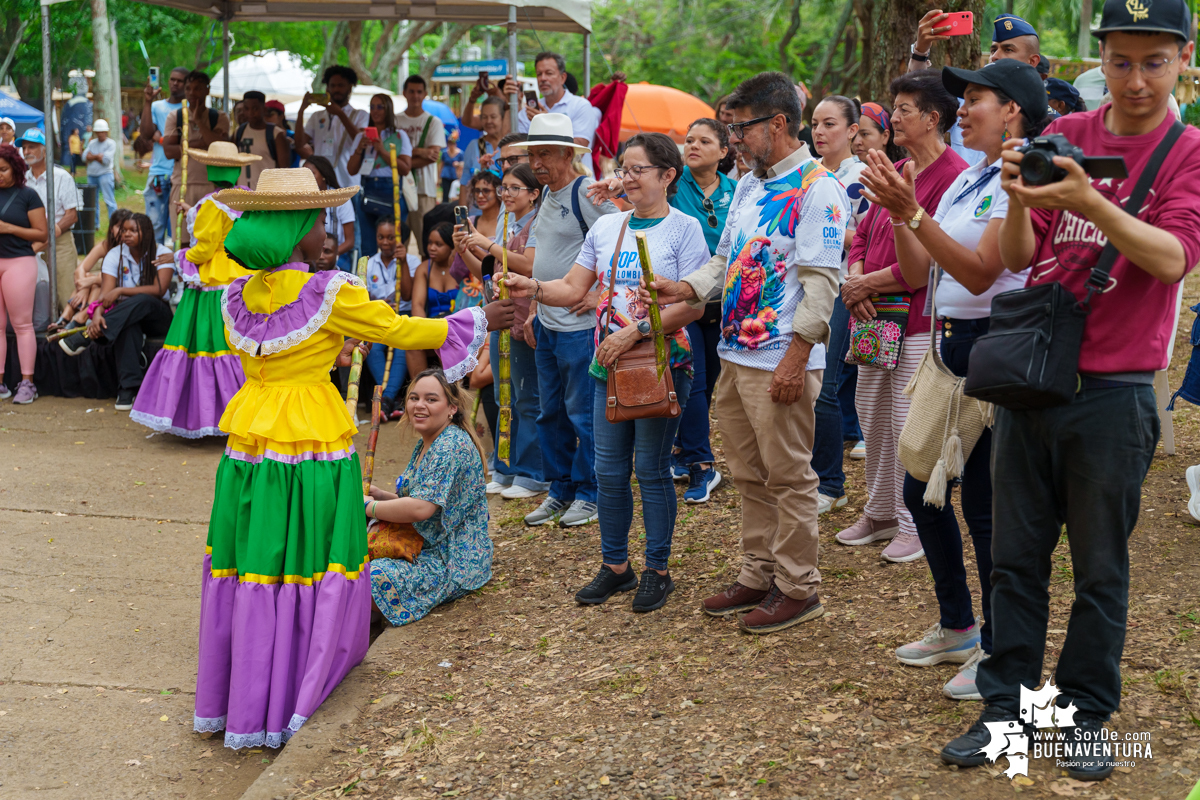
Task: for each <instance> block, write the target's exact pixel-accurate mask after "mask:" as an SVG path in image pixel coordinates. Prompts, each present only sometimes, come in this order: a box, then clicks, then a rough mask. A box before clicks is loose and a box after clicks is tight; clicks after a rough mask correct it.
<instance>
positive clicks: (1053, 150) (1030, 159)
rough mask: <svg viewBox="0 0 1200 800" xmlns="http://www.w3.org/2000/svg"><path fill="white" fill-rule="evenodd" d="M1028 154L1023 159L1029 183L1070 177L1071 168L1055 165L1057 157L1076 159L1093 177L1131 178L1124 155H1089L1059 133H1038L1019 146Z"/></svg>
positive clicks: (1022, 172)
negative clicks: (1068, 171)
mask: <svg viewBox="0 0 1200 800" xmlns="http://www.w3.org/2000/svg"><path fill="white" fill-rule="evenodd" d="M1017 152H1018V153H1024V154H1025V158H1023V159H1022V160H1021V180H1023V181H1025V184H1026V185H1027V186H1048V185H1049V184H1051V183H1057V182H1058V181H1061V180H1062V179H1063V178H1065V177H1067V171H1066V170H1065V169H1063V168H1062V167H1059V166H1055V164H1054V157H1055V156H1062V157H1064V158H1073V159H1075V161H1076V162H1077V163H1078V164H1079V166H1081V167H1083V170H1084V172H1086V173H1087V174H1088V175H1090V176H1091V177H1093V178H1119V179H1124V178H1128V177H1129V173H1128V172H1127V171H1126V170H1125V159H1124V158H1122V157H1121V156H1085V155H1084V154H1083V150H1081V149H1080V148H1078V147H1076V146H1075V145H1073V144H1071V143H1070V142H1069V141H1067V137H1065V136H1063V135H1062V134H1059V133H1051V134H1047V135H1046V136H1035V137H1034V138H1033V139H1032V140H1030V142H1029V144H1027V145H1025V146H1024V147H1018V148H1017Z"/></svg>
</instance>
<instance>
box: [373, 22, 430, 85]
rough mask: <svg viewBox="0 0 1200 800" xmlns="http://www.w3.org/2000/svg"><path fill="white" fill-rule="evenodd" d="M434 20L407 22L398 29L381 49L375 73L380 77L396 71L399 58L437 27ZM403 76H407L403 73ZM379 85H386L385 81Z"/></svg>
mask: <svg viewBox="0 0 1200 800" xmlns="http://www.w3.org/2000/svg"><path fill="white" fill-rule="evenodd" d="M437 26H438V23H436V22H408V23H405V25H404V27H403V28H402V29H401V30H400V34H399V35H398V36H397V37H396V38H395V39H394V40H392V42H391V43H390V44H388V46H387V49H386V50H384V51H383V55H382V56H380V58H379V63H378V64H376V66H375V72H376V75H378V76H379V77H380V78H381V79H382V77H383V76H385V75H387V76H389V80H390V76H391V75H392V74H393V73H395V72H396V68H397V67H399V66H400V60H401V59H402V58H404V54H405V53H407V52H408V51H409V50H410V49H411V48H412V46H413V45H414V44H416V43H417V42H418V41H419V40H420V38H421V37H422V36H424V35H425V34H427V33H433V32H434V31H435V30H436V29H437ZM404 77H405V78H407V77H408V76H407V75H405V76H404ZM379 85H380V86H388V85H389V84H387V83H380V84H379ZM396 88H397V89H399V88H400V87H396Z"/></svg>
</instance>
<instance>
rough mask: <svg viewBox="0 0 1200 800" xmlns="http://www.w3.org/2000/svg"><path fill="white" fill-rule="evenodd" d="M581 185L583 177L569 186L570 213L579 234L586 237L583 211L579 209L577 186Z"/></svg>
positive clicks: (623, 231)
mask: <svg viewBox="0 0 1200 800" xmlns="http://www.w3.org/2000/svg"><path fill="white" fill-rule="evenodd" d="M581 183H583V177H582V176H580V177H578V178H576V179H575V183H573V184H572V185H571V213H572V214H574V215H575V219H576V220H578V221H579V232H580V233H582V234H583V235H584V236H587V233H588V226H587V223H586V222H584V221H583V210H582V209H580V207H579V184H581ZM621 233H622V234H624V233H625V229H624V228H622V229H621Z"/></svg>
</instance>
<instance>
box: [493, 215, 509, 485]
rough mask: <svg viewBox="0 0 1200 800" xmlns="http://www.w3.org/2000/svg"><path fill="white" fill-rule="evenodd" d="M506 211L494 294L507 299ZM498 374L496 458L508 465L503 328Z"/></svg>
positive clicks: (506, 347)
mask: <svg viewBox="0 0 1200 800" xmlns="http://www.w3.org/2000/svg"><path fill="white" fill-rule="evenodd" d="M507 278H508V211H507V210H506V211H505V212H504V219H503V220H502V222H501V229H500V283H499V290H498V291H497V293H496V295H497V297H499V298H500V299H501V300H507V299H508V283H507ZM499 338H500V359H499V366H500V374H499V375H497V376H496V386H497V388H498V389H499V391H498V392H497V393H496V394H497V395H498V396H497V398H496V401H497V403H498V404H499V406H500V414H499V417H498V418H497V421H496V427H497V428H499V430H498V431H496V458H497V459H499V460H500V461H503V462H504V466H506V467H507V466H508V454H509V450H510V449H511V441H512V332H511V331H510V330H509V329H508V328H505V329H504V330H502V331H500V337H499Z"/></svg>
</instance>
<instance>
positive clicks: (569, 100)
mask: <svg viewBox="0 0 1200 800" xmlns="http://www.w3.org/2000/svg"><path fill="white" fill-rule="evenodd" d="M550 112H551V113H552V114H566V115H567V116H568V117H570V118H571V135H572V136H574V137H575V138H576V139H586V140H587V143H588V147H595V146H596V128H598V127H600V118H601V114H600V109H598V108H596V107H595V106H594V105H592V104H591V103H589V102H588V101H587V99H586V98H583V97H579V96H578V95H574V94H571V93H570V92H569V91H568V90H566V89H563V96H562V97H561V98H559V101H558V102H557V103H555V104H554V105H553V106H551V107H550ZM517 131H518V132H519V133H529V115H528V114H526V113H525V110H524V109H522V110H521V111H520V113H518V114H517ZM583 166H584V169H586V170H587V173H588V175H589V176H591V177H593V178H594V177H596V175H595V173H594V172H593V171H592V158H591V154H590V153H584V154H583Z"/></svg>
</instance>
